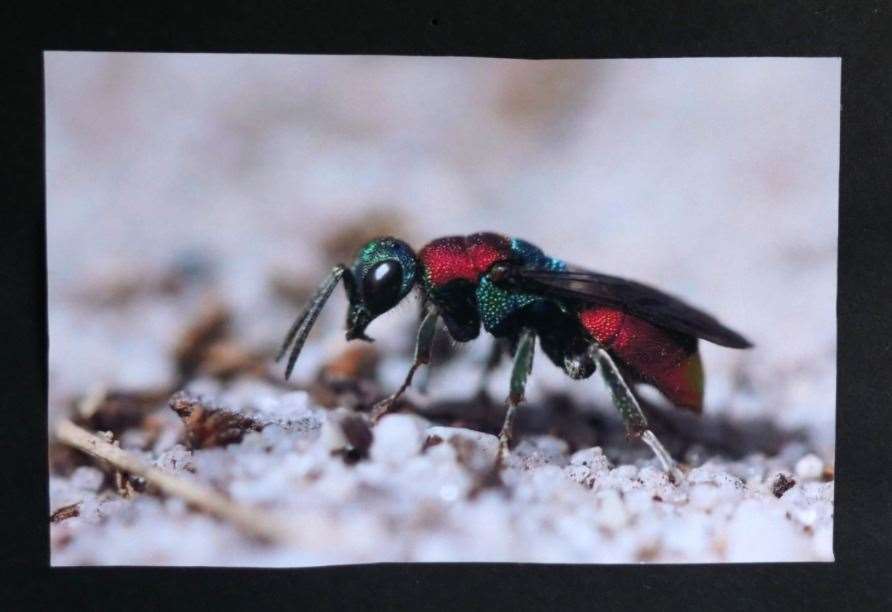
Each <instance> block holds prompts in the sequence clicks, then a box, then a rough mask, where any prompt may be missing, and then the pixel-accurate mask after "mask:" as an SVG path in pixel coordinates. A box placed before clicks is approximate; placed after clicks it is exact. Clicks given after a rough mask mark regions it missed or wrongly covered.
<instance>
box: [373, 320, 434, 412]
mask: <svg viewBox="0 0 892 612" xmlns="http://www.w3.org/2000/svg"><path fill="white" fill-rule="evenodd" d="M439 316H440V312H439V311H438V310H437V309H436V307H434V306H433V305H432V304H427V305H426V306H425V313H424V318H422V320H421V325H420V326H419V327H418V336H417V337H416V339H415V358H414V359H413V360H412V366H411V367H410V368H409V372H408V374H406V379H405V380H404V381H403V384H402V385H400V388H399V389H397V391H396V393H394V394H393V395H391V396H389V397H386V398H384V399H383V400H381V401H380V402H378V403H376V404H375V406H374V407H373V408H372V414H371V418H372V422H373V423H376V422H377V421H378V419H380V418H381V417H383V416H384V415H385V414H387V413H388V412H390V411H391V409H392V408H393V406H394V405H395V404H396V401H397V400H398V399H399V398H400V396H401V395H402V394H403V393H405V391H406V389H408V388H409V385H411V384H412V377H413V376H415V371H416V370H417V369H418V368H419V367H421V366H422V365H425V364H428V363H430V360H431V347H433V344H434V333H436V331H437V319H438V318H439Z"/></svg>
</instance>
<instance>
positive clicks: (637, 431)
mask: <svg viewBox="0 0 892 612" xmlns="http://www.w3.org/2000/svg"><path fill="white" fill-rule="evenodd" d="M591 350H592V352H593V356H594V358H595V360H596V361H597V364H598V367H599V369H600V370H601V376H602V377H603V378H604V382H606V383H607V386H608V387H609V388H610V393H611V394H612V395H613V403H614V404H615V405H616V407H617V409H618V410H619V412H620V414H621V415H622V417H623V423H625V425H626V436H627V437H628V438H630V439H631V438H641V439H642V440H643V441H644V443H645V444H647V445H648V446H649V447H650V449H651V450H652V451H653V453H654V455H656V456H657V459H658V460H659V462H660V464H661V465H662V466H663V469H664V470H665V471H666V473H667V474H668V475H669V478H670V479H671V480H672V481H673V482H680V481H681V480H682V479H683V478H684V476H683V474H682V473H681V470H679V469H678V466H677V465H676V464H675V461H673V459H672V456H671V455H670V454H669V451H667V450H666V448H665V447H664V446H663V445H662V444H661V443H660V441H659V440H658V439H657V437H656V436H655V435H654V433H653V432H652V431H651V430H650V429H649V428H648V425H647V419H646V418H645V416H644V413H643V412H642V411H641V406H639V405H638V400H637V399H636V398H635V395H634V394H633V393H632V390H631V389H630V388H629V385H627V384H626V381H625V380H624V379H623V376H622V374H621V373H620V371H619V368H618V367H617V366H616V363H615V362H614V361H613V358H612V357H611V356H610V353H608V352H607V351H606V350H604V348H603V347H602V346H600V345H599V344H593V345H592V349H591Z"/></svg>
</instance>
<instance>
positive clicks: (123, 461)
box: [56, 420, 296, 542]
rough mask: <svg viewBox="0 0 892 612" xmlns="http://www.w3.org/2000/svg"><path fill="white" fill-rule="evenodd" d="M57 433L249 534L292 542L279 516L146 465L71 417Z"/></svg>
mask: <svg viewBox="0 0 892 612" xmlns="http://www.w3.org/2000/svg"><path fill="white" fill-rule="evenodd" d="M56 437H57V438H58V439H59V441H61V442H63V443H65V444H68V445H70V446H73V447H75V448H77V449H78V450H81V451H83V452H85V453H87V454H89V455H91V456H93V457H96V458H98V459H101V460H103V461H106V462H108V463H109V464H111V465H112V466H113V467H115V468H117V469H118V470H121V471H123V472H126V473H128V474H132V475H134V476H140V477H142V478H144V479H145V481H146V483H147V484H150V485H153V486H154V487H156V488H157V489H158V490H159V491H161V492H162V493H164V494H166V495H173V496H176V497H180V498H182V499H184V500H185V501H186V502H188V503H189V504H192V505H193V506H195V507H197V508H200V509H202V510H205V511H206V512H209V513H210V514H213V515H214V516H217V517H219V518H222V519H224V520H227V521H229V522H231V523H232V524H233V525H235V526H236V527H238V528H240V529H242V530H243V531H245V532H246V533H248V534H250V535H252V536H256V537H259V538H261V539H263V540H266V541H273V542H282V541H292V542H293V541H294V540H295V538H296V535H295V531H294V530H292V529H290V528H289V526H288V524H287V523H285V522H284V521H282V520H280V519H279V517H276V516H274V515H270V514H269V513H267V512H265V511H263V510H258V509H256V508H250V507H246V506H242V505H239V504H237V503H234V502H233V501H231V500H230V499H228V498H226V497H225V496H223V495H221V494H220V493H218V492H217V491H214V490H213V489H211V488H210V487H208V486H206V485H202V484H199V483H196V482H191V481H189V480H184V479H182V478H179V477H177V476H174V475H173V474H170V473H168V472H165V471H164V470H162V469H160V468H157V467H155V466H152V465H147V464H146V463H144V462H143V461H142V460H140V459H139V458H138V457H136V456H134V455H133V454H131V453H128V452H127V451H125V450H123V449H121V448H119V447H117V446H114V445H113V444H110V443H109V442H107V441H105V440H103V439H102V438H100V437H98V436H96V435H93V434H91V433H90V432H89V431H87V430H85V429H82V428H80V427H78V426H77V425H75V424H74V423H72V422H71V421H68V420H63V421H61V422H60V423H59V424H58V425H57V426H56Z"/></svg>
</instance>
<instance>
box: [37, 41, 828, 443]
mask: <svg viewBox="0 0 892 612" xmlns="http://www.w3.org/2000/svg"><path fill="white" fill-rule="evenodd" d="M839 79H840V64H839V60H837V59H821V58H810V59H771V58H764V59H761V58H753V59H669V60H597V61H589V60H579V61H576V60H573V61H566V60H565V61H521V60H501V59H472V58H413V57H334V56H332V57H327V56H272V55H267V56H260V55H200V54H189V55H186V54H131V53H67V52H66V53H48V54H47V55H46V137H47V149H46V156H47V172H48V177H47V201H48V217H47V233H48V258H49V270H48V282H49V304H50V308H49V322H50V364H49V366H50V395H51V407H50V408H51V416H52V415H54V414H56V412H57V411H58V410H59V409H60V407H63V406H65V405H67V404H66V402H67V401H68V400H69V399H70V398H71V397H72V396H75V395H77V394H82V393H84V390H85V389H87V388H89V387H90V386H91V385H95V384H102V385H107V386H116V387H123V388H145V387H150V386H152V385H155V384H159V383H160V382H162V381H165V380H168V379H169V378H170V376H171V369H172V368H174V367H175V366H174V365H173V364H172V362H171V360H170V358H169V356H170V354H171V351H172V350H174V349H175V346H174V345H175V343H176V341H177V333H178V331H177V330H179V329H180V328H181V327H182V326H183V324H184V321H186V320H188V319H189V318H190V317H193V316H194V315H195V310H196V308H197V306H196V302H195V300H194V299H192V298H190V297H189V296H190V295H192V294H191V293H189V292H183V291H180V290H179V289H180V288H181V287H180V285H183V284H184V283H185V284H186V285H188V284H189V283H192V282H193V281H194V282H195V283H198V284H203V286H204V287H205V288H210V290H212V291H214V292H215V293H216V294H217V295H218V296H220V299H222V300H224V301H225V302H226V304H227V305H228V307H229V308H231V309H232V312H233V317H232V321H233V325H234V326H235V329H236V333H237V335H238V337H240V338H241V339H243V341H244V342H245V343H247V344H248V345H249V346H253V347H256V349H257V350H258V351H260V352H264V351H266V352H272V351H273V350H274V349H275V347H276V345H277V344H278V342H279V340H280V338H281V337H282V334H283V333H284V331H285V330H286V329H287V327H288V325H289V323H290V321H291V319H292V317H293V316H294V315H295V314H296V312H297V310H298V308H299V304H300V302H301V300H302V299H304V297H305V295H306V292H308V291H309V290H311V288H312V287H313V286H314V285H315V284H316V283H317V282H318V281H319V280H321V278H322V276H323V275H324V274H325V272H326V271H327V270H328V268H329V266H330V265H331V264H333V263H335V262H336V261H337V260H338V259H347V258H349V255H350V253H351V251H352V250H353V249H354V248H356V247H357V246H358V245H359V244H360V243H361V241H362V240H363V239H364V238H365V237H366V235H368V234H375V233H383V234H394V235H397V236H399V237H402V238H404V239H405V240H407V241H409V242H410V243H411V244H413V245H415V246H416V248H420V246H422V245H423V244H424V243H426V242H427V241H429V240H431V239H433V238H436V237H438V236H442V235H448V234H466V233H471V232H475V231H481V230H491V231H496V232H500V233H505V234H508V235H515V236H520V237H524V238H526V239H528V240H530V241H532V242H534V243H536V244H538V245H539V246H541V247H542V248H543V249H544V250H545V251H546V252H548V253H550V254H553V255H555V256H559V257H562V258H564V259H567V260H569V261H571V262H574V263H577V264H581V265H586V266H588V267H591V268H593V269H595V270H599V271H603V272H607V273H611V274H616V275H621V276H628V277H631V278H635V279H638V280H641V281H644V282H648V283H652V284H654V285H656V286H657V287H659V288H662V289H664V290H666V291H669V292H671V293H675V294H677V295H679V296H681V297H683V298H685V299H686V300H688V301H690V302H692V303H694V304H696V305H699V306H701V307H703V308H704V309H706V310H707V311H709V312H711V313H713V314H715V315H717V316H718V317H719V318H720V319H721V320H722V321H724V322H726V323H727V324H729V325H730V326H731V327H734V328H735V329H738V330H740V331H741V332H743V333H744V334H745V335H746V336H748V337H749V338H751V339H752V340H753V341H754V342H755V344H756V348H755V349H753V350H751V351H746V352H740V351H731V350H726V349H722V348H719V347H715V346H713V345H710V344H708V343H703V345H702V346H703V353H704V360H705V364H706V374H707V392H706V413H707V414H710V413H716V412H722V413H723V414H725V415H726V416H728V417H729V418H733V419H748V418H756V417H768V418H771V419H773V420H775V421H776V422H777V423H779V424H780V425H782V426H784V427H790V428H805V429H806V430H807V431H808V432H809V435H810V436H811V437H812V439H813V442H814V445H815V447H816V448H817V450H819V451H820V453H821V454H822V455H823V456H825V458H827V459H832V452H833V432H834V410H835V350H836V336H835V333H836V324H835V300H836V289H835V287H836V238H837V178H838V155H839V95H840V82H839ZM343 310H344V300H343V298H342V297H341V295H340V292H339V294H338V295H337V296H336V299H335V300H334V301H333V302H332V304H331V305H330V306H329V308H328V309H327V310H326V312H325V313H324V315H323V317H322V319H321V322H320V323H319V324H318V325H317V327H316V330H315V331H314V335H313V338H314V339H313V340H312V341H311V342H310V343H309V345H310V347H308V352H307V355H306V356H305V357H303V358H302V361H301V363H300V365H299V368H298V370H297V378H298V380H300V378H301V377H302V376H304V377H305V376H307V375H308V373H309V372H311V371H313V368H314V367H315V366H316V364H317V361H318V359H317V356H314V355H315V353H314V349H313V348H312V347H316V346H321V347H328V349H330V348H331V347H333V346H337V345H338V344H339V343H343V342H344V341H343V332H342V326H343V319H342V317H343ZM414 317H415V309H414V308H412V307H405V308H401V309H398V310H397V312H395V313H393V314H391V315H389V316H387V317H382V319H380V320H379V321H376V322H375V323H374V324H373V325H372V327H371V328H370V334H371V335H372V336H373V337H375V338H377V339H378V341H379V345H378V346H379V348H382V349H384V350H386V349H387V348H388V347H396V348H400V347H401V348H404V349H407V347H408V345H409V344H410V343H411V340H412V338H411V335H412V331H411V330H410V328H411V325H412V323H413V321H414ZM382 343H383V344H382ZM475 344H482V343H475ZM324 350H327V349H324ZM467 350H469V351H471V352H474V351H478V352H479V351H480V350H483V349H478V348H476V347H468V349H467ZM397 358H398V359H404V356H403V355H397ZM401 363H402V362H401ZM542 363H545V361H543V362H542ZM401 375H402V374H401V373H395V374H393V375H392V376H391V377H390V378H392V379H393V383H394V384H396V382H397V381H398V380H399V377H400V376H401ZM431 378H432V384H433V385H435V383H436V374H433V375H432V377H431ZM558 386H560V387H565V386H566V387H572V388H573V389H572V390H571V392H572V393H574V394H582V395H585V394H597V393H601V392H602V390H599V389H595V388H594V387H597V386H598V385H592V384H588V385H585V384H583V385H580V384H571V383H570V381H568V380H566V379H565V378H564V377H563V376H562V375H561V373H560V371H558V370H557V369H556V368H553V367H552V366H551V365H550V364H549V365H547V366H545V367H539V368H538V369H537V372H536V375H535V376H534V384H533V388H532V389H531V393H534V394H535V393H540V392H541V391H542V389H549V388H555V387H558ZM742 388H745V389H748V390H749V392H748V393H744V394H740V393H738V394H737V395H734V396H733V397H734V400H733V401H731V397H732V394H734V393H735V390H737V391H739V390H740V389H742Z"/></svg>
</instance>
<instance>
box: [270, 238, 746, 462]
mask: <svg viewBox="0 0 892 612" xmlns="http://www.w3.org/2000/svg"><path fill="white" fill-rule="evenodd" d="M341 280H343V281H344V286H345V289H346V293H347V299H348V301H349V308H348V311H347V321H346V323H347V340H354V339H356V340H366V341H371V338H369V337H368V336H366V334H365V330H366V327H367V326H368V325H369V323H371V322H372V321H373V320H374V319H375V318H376V317H377V316H379V315H381V314H383V313H385V312H387V311H388V310H390V309H391V308H393V307H394V306H396V305H397V304H398V303H399V302H400V301H401V300H402V299H403V298H405V297H406V296H407V295H408V294H409V293H410V292H411V291H412V289H413V288H415V287H418V288H419V289H420V292H421V295H422V318H421V324H420V327H419V329H418V336H417V339H416V343H415V356H414V361H413V363H412V366H411V367H410V368H409V372H408V374H407V375H406V378H405V381H404V382H403V384H402V385H401V386H400V388H399V389H398V390H397V391H396V392H395V393H394V394H393V395H391V396H389V397H387V398H386V399H384V400H382V401H380V402H378V404H376V406H375V408H374V409H373V412H372V418H373V420H377V419H379V418H380V417H381V416H383V415H384V414H386V413H387V412H388V411H389V410H390V409H391V408H392V407H393V406H394V404H395V402H396V400H397V399H398V398H399V397H400V396H401V395H402V394H403V393H404V392H405V391H406V389H407V388H408V387H409V386H410V385H411V384H412V378H413V376H414V374H415V371H416V370H417V369H418V368H419V367H420V366H421V365H423V364H427V363H429V361H430V353H431V347H432V345H433V338H434V332H435V331H436V327H437V321H438V320H440V319H442V321H443V323H444V324H445V326H446V329H447V331H448V332H449V335H450V336H451V337H452V338H453V339H454V340H456V341H457V342H468V341H470V340H473V339H474V338H476V337H477V336H478V335H479V334H480V327H481V325H482V326H483V329H485V330H486V331H487V332H489V333H490V334H492V335H493V336H494V337H495V338H496V339H500V340H505V341H507V345H508V347H509V352H510V354H511V356H512V358H513V366H512V371H511V383H510V391H509V393H508V397H507V398H506V401H505V403H506V405H507V410H506V413H505V420H504V423H503V426H502V429H501V432H500V434H499V453H498V456H497V460H496V466H495V467H496V468H499V467H501V465H503V464H504V462H505V459H506V458H507V456H508V453H509V445H510V443H511V441H512V435H513V429H514V419H515V416H516V412H517V407H518V405H519V404H520V403H521V402H522V401H523V398H524V389H525V386H526V382H527V378H528V377H529V374H530V372H531V371H532V366H533V353H534V351H535V345H536V341H537V340H538V341H539V343H540V344H541V347H542V350H543V352H544V353H545V354H546V355H547V356H548V358H549V359H550V360H551V361H552V362H553V363H554V364H555V365H557V366H558V367H560V368H562V369H563V371H564V372H565V373H566V374H567V375H568V376H569V377H570V378H573V379H584V378H588V377H590V376H591V375H592V374H593V373H594V372H595V371H596V370H597V369H599V368H600V372H601V375H602V377H603V379H604V381H605V383H606V384H607V386H608V388H609V389H610V392H611V395H612V397H613V401H614V404H615V405H616V407H617V409H618V410H619V412H620V414H621V415H622V419H623V422H624V424H625V427H626V433H627V436H628V437H629V438H630V439H631V438H640V439H641V440H642V441H644V442H645V443H646V444H647V445H648V446H649V447H650V448H651V450H652V451H653V452H654V454H655V455H656V457H657V459H658V460H659V461H660V463H661V464H662V466H663V469H665V470H666V472H667V473H668V474H669V476H670V477H671V478H673V479H678V478H679V477H680V476H681V474H680V472H679V470H678V468H677V466H676V464H675V462H674V461H673V459H672V457H671V456H670V455H669V453H668V451H666V449H665V448H664V446H663V445H662V444H661V443H660V441H659V440H658V439H657V437H656V436H655V435H654V433H653V432H652V431H651V430H650V428H649V427H648V423H647V419H646V418H645V416H644V413H643V412H642V410H641V407H640V405H639V403H638V400H637V399H636V397H635V394H634V392H633V391H632V388H631V384H634V383H647V384H650V385H652V386H654V387H656V388H657V390H659V391H660V392H661V393H662V394H663V395H664V396H665V397H666V398H667V399H668V400H669V401H670V402H672V403H673V404H674V405H675V406H678V407H682V408H687V409H690V410H693V411H695V412H701V411H702V407H703V365H702V362H701V360H700V353H699V351H698V346H697V345H698V341H699V339H703V340H707V341H709V342H713V343H715V344H718V345H721V346H725V347H729V348H748V347H751V346H752V344H751V343H750V342H749V341H748V340H747V339H746V338H744V337H743V336H741V335H740V334H738V333H737V332H735V331H733V330H731V329H729V328H727V327H725V326H724V325H722V324H721V323H719V322H718V321H717V320H716V319H715V318H714V317H712V316H710V315H708V314H706V313H705V312H703V311H701V310H698V309H697V308H694V307H692V306H690V305H688V304H686V303H684V302H682V301H681V300H679V299H677V298H675V297H672V296H670V295H667V294H665V293H663V292H661V291H659V290H657V289H654V288H652V287H649V286H647V285H644V284H642V283H638V282H635V281H631V280H626V279H623V278H618V277H615V276H608V275H605V274H600V273H597V272H592V271H589V270H586V269H583V268H579V267H575V266H571V265H569V264H567V263H566V262H564V261H562V260H560V259H556V258H553V257H549V256H548V255H546V254H545V253H543V252H542V250H541V249H539V248H538V247H536V246H535V245H533V244H531V243H529V242H527V241H525V240H521V239H519V238H508V237H505V236H502V235H499V234H493V233H477V234H472V235H469V236H449V237H445V238H438V239H436V240H434V241H432V242H430V243H429V244H427V245H426V246H424V247H423V248H422V249H421V250H420V251H419V252H418V254H417V255H416V254H415V252H414V251H413V250H412V248H411V247H410V246H409V245H408V244H406V243H405V242H403V241H401V240H398V239H396V238H391V237H386V238H378V239H375V240H372V241H370V242H368V243H366V244H365V245H363V246H362V247H361V248H360V249H359V251H358V253H357V255H356V259H355V260H354V262H353V265H352V266H351V267H349V268H348V267H347V266H345V265H343V264H339V265H337V266H335V267H334V268H333V269H332V271H331V272H330V273H329V275H328V276H327V277H326V279H325V281H324V282H323V283H322V284H321V285H320V286H319V288H318V290H317V291H316V294H315V295H314V297H313V298H312V299H311V301H310V303H309V305H308V306H307V307H306V309H305V310H304V311H303V313H302V314H301V315H300V316H299V317H298V318H297V319H296V320H295V322H294V324H293V325H292V326H291V329H290V330H289V331H288V335H287V336H286V338H285V342H284V343H283V345H282V349H281V350H280V352H279V355H278V357H277V358H276V360H277V361H278V360H280V359H281V358H282V357H284V355H285V354H286V353H288V348H289V347H291V351H290V354H289V355H288V362H287V366H286V369H285V377H286V378H288V377H289V376H290V375H291V372H292V370H293V368H294V364H295V362H296V361H297V358H298V356H299V355H300V351H301V349H302V347H303V345H304V342H305V341H306V339H307V336H308V334H309V333H310V329H311V328H312V326H313V324H314V323H315V321H316V319H317V317H318V316H319V313H320V312H321V311H322V308H323V306H324V305H325V302H326V301H327V300H328V298H329V296H330V295H331V293H332V291H334V289H335V287H336V286H337V284H338V282H339V281H341ZM502 350H503V349H502V343H501V342H496V343H495V344H494V351H497V353H496V354H495V355H494V356H491V358H490V364H493V363H497V362H498V356H499V355H500V354H501V351H502Z"/></svg>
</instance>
